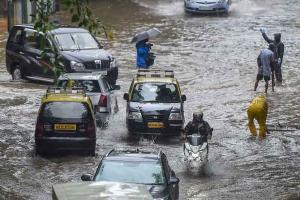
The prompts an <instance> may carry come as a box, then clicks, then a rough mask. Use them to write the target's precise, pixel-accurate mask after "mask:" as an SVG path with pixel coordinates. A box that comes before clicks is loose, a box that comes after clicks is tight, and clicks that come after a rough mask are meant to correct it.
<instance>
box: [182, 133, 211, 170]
mask: <svg viewBox="0 0 300 200" xmlns="http://www.w3.org/2000/svg"><path fill="white" fill-rule="evenodd" d="M183 153H184V161H185V163H186V165H187V167H188V169H199V170H200V169H202V168H203V167H204V166H205V165H206V164H207V162H208V143H207V138H206V137H205V136H202V135H199V134H192V135H188V136H186V141H185V143H184V144H183Z"/></svg>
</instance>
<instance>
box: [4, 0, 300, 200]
mask: <svg viewBox="0 0 300 200" xmlns="http://www.w3.org/2000/svg"><path fill="white" fill-rule="evenodd" d="M94 2H96V1H94ZM93 4H94V5H93V8H95V13H101V14H99V16H100V17H102V18H103V19H104V21H105V22H107V23H111V24H112V25H113V28H114V30H115V33H116V38H115V40H114V41H113V42H111V43H107V42H105V43H104V44H105V47H106V48H107V49H109V51H111V52H112V53H113V54H114V55H115V56H116V57H117V59H118V61H119V63H120V65H121V66H122V67H121V69H120V80H119V84H120V85H121V87H122V89H121V91H119V92H118V94H119V102H122V103H121V108H120V109H121V110H120V112H119V113H118V114H117V115H115V116H113V117H112V119H111V122H110V123H111V124H118V125H117V126H116V125H115V126H113V127H112V126H109V127H108V129H107V130H100V129H99V130H98V132H97V137H98V139H97V156H96V157H95V158H93V157H79V156H67V157H61V158H42V157H39V156H35V155H34V137H33V135H34V126H35V119H36V114H37V111H38V108H39V104H40V98H41V96H42V95H43V94H44V89H45V88H46V86H45V85H39V84H35V83H30V82H26V81H24V82H12V81H11V80H10V76H9V75H8V74H7V73H6V69H5V59H4V56H5V55H4V49H3V48H4V45H5V38H6V34H3V33H0V42H1V44H0V47H1V48H0V55H1V59H0V64H1V66H0V110H1V112H0V124H1V126H0V135H1V137H0V177H1V179H0V199H50V198H51V186H52V185H53V184H55V183H61V182H67V181H78V180H80V176H81V174H82V173H93V172H94V171H95V169H96V166H97V164H98V162H99V160H100V158H101V156H102V155H104V154H105V153H106V152H107V151H108V150H110V149H111V148H113V147H132V146H135V147H136V146H137V147H142V148H161V149H162V150H163V151H165V152H166V154H167V156H168V159H169V161H170V165H171V167H172V168H173V169H174V170H175V172H176V173H177V175H178V176H179V178H180V179H181V182H180V197H181V199H300V193H299V191H300V170H299V165H300V157H299V156H300V153H299V152H300V146H299V144H300V136H299V134H300V131H294V132H271V134H269V135H268V137H267V138H266V139H265V140H253V139H250V138H249V132H248V131H247V130H246V124H247V118H246V108H247V105H248V104H249V102H250V100H251V99H252V98H253V96H254V95H255V93H254V92H253V91H252V89H253V84H254V78H255V76H256V68H257V67H256V57H257V54H258V52H259V49H261V48H262V47H264V46H266V43H265V42H264V41H263V39H262V37H261V35H260V32H259V28H260V27H262V26H264V27H267V29H268V31H269V33H275V32H282V33H283V41H284V43H285V46H286V54H285V58H284V64H283V78H284V84H283V86H281V87H276V88H275V90H276V92H275V93H270V94H269V95H268V101H269V106H270V109H269V110H270V114H269V116H270V117H269V120H268V123H269V124H275V123H277V122H280V123H282V124H285V123H289V124H299V121H300V115H299V113H300V103H299V102H300V76H299V73H300V68H299V65H300V61H299V59H298V58H299V55H300V50H299V46H300V22H299V17H300V12H299V10H300V3H299V2H298V0H273V1H272V2H265V1H258V0H257V1H256V0H236V1H233V5H232V9H231V12H230V14H229V16H191V15H186V14H185V13H184V12H183V2H182V1H175V0H139V1H138V0H136V1H129V0H122V1H121V0H119V1H117V0H115V1H109V0H107V1H101V2H100V3H99V2H96V3H93ZM153 26H155V27H158V28H159V29H160V30H161V31H162V36H161V37H160V38H158V39H156V40H155V41H153V42H154V43H155V45H154V47H153V51H154V52H155V53H156V54H157V59H156V66H157V67H159V68H162V69H166V68H168V69H170V68H171V69H173V70H174V71H175V75H176V76H177V78H178V79H179V81H180V83H181V85H182V90H183V92H184V94H186V96H187V102H186V104H185V105H186V106H185V111H186V112H185V114H186V119H187V120H190V118H191V114H192V112H193V110H195V109H197V108H202V109H203V110H204V113H205V119H206V120H207V121H208V122H209V123H210V124H211V125H212V127H214V133H213V138H212V144H211V148H210V155H209V165H208V167H207V169H206V170H205V172H204V173H203V174H193V173H192V174H191V173H187V170H186V169H185V167H184V165H183V163H182V159H183V155H182V147H181V143H180V141H179V140H178V139H170V140H161V141H159V142H158V143H153V142H151V141H149V140H143V141H139V142H136V143H133V142H130V141H128V139H127V135H126V127H125V102H124V101H122V94H123V92H126V91H127V89H128V87H129V84H130V81H131V79H132V77H133V74H134V73H135V70H134V66H135V64H134V57H135V49H134V46H133V45H131V44H129V41H130V39H131V36H132V35H133V34H134V33H136V32H137V31H140V30H142V29H143V28H145V27H153ZM297 47H298V48H297ZM263 90H264V87H263V84H261V85H260V86H259V91H260V92H262V91H263Z"/></svg>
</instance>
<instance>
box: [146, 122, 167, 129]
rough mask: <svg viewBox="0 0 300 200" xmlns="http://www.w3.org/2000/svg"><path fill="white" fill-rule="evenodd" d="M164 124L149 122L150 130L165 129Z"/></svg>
mask: <svg viewBox="0 0 300 200" xmlns="http://www.w3.org/2000/svg"><path fill="white" fill-rule="evenodd" d="M163 127H164V123H162V122H148V128H163Z"/></svg>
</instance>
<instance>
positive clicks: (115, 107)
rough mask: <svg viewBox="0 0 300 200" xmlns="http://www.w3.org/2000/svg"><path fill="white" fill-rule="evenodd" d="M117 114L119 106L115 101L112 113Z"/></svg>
mask: <svg viewBox="0 0 300 200" xmlns="http://www.w3.org/2000/svg"><path fill="white" fill-rule="evenodd" d="M117 112H119V105H118V101H117V100H116V102H115V106H114V113H117Z"/></svg>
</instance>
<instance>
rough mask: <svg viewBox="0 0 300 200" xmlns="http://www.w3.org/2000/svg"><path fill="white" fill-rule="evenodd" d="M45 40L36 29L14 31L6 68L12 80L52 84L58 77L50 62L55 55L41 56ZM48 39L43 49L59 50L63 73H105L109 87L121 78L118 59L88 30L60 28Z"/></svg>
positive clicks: (10, 38)
mask: <svg viewBox="0 0 300 200" xmlns="http://www.w3.org/2000/svg"><path fill="white" fill-rule="evenodd" d="M43 37H44V35H43V34H42V33H39V32H37V31H36V30H34V27H33V25H16V26H14V27H13V28H12V29H11V31H10V33H9V37H8V41H7V45H6V67H7V71H8V72H9V73H10V74H11V75H12V77H13V79H20V78H26V79H31V80H39V81H44V82H53V80H54V77H55V74H54V71H53V68H52V65H51V62H50V59H51V58H53V54H51V53H48V54H47V56H46V57H43V56H42V52H43V50H42V47H41V38H43ZM46 38H47V40H46V44H45V47H44V48H46V49H47V48H48V49H49V48H50V47H53V48H55V49H56V51H57V52H58V54H59V65H60V66H61V67H62V68H63V70H64V72H90V71H105V72H106V73H107V77H108V78H109V81H110V83H111V84H112V85H115V83H116V80H117V78H118V66H117V65H116V60H115V58H114V57H113V56H112V55H111V54H109V53H108V52H106V51H105V50H104V49H103V48H102V46H101V45H100V43H99V42H98V41H97V40H96V38H95V37H94V36H93V35H91V33H89V32H88V31H87V30H85V29H83V28H72V27H63V26H59V27H57V28H55V29H53V30H51V31H50V32H49V33H47V35H46Z"/></svg>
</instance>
